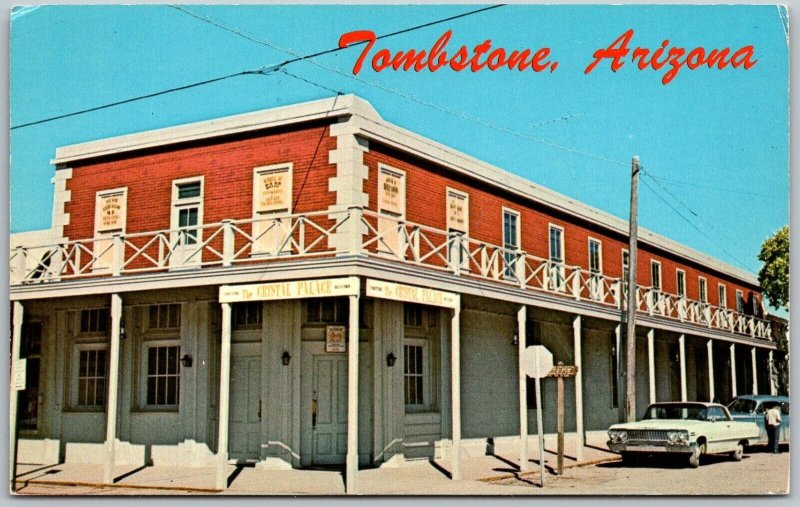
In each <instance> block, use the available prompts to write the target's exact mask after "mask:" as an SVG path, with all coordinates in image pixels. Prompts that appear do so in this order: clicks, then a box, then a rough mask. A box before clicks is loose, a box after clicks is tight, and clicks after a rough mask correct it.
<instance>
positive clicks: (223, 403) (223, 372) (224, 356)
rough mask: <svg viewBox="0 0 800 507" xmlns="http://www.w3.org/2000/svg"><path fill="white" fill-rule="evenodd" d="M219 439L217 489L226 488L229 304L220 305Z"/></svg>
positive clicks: (229, 350)
mask: <svg viewBox="0 0 800 507" xmlns="http://www.w3.org/2000/svg"><path fill="white" fill-rule="evenodd" d="M219 357H220V365H219V438H217V489H219V490H223V489H225V488H227V487H228V477H227V474H226V473H225V472H226V470H227V468H228V417H229V415H230V410H229V409H230V394H231V392H230V391H231V304H230V303H222V344H221V346H220V351H219Z"/></svg>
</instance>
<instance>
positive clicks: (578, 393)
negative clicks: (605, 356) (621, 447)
mask: <svg viewBox="0 0 800 507" xmlns="http://www.w3.org/2000/svg"><path fill="white" fill-rule="evenodd" d="M572 338H573V347H574V351H575V366H576V370H575V438H576V443H575V460H576V461H578V462H581V461H583V447H584V445H585V443H586V442H585V435H584V433H583V378H582V377H581V365H582V364H583V361H582V359H581V358H582V357H583V352H582V350H581V316H580V315H576V316H575V318H573V319H572Z"/></svg>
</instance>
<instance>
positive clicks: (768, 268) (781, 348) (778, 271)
mask: <svg viewBox="0 0 800 507" xmlns="http://www.w3.org/2000/svg"><path fill="white" fill-rule="evenodd" d="M758 260H760V261H761V262H763V263H764V265H763V266H762V267H761V270H760V271H759V272H758V282H759V284H760V285H761V290H762V292H763V293H764V296H765V297H766V298H767V301H769V303H770V304H771V305H772V306H773V307H775V308H783V309H785V310H787V311H788V310H789V227H788V226H785V227H783V228H781V229H780V230H779V231H778V232H776V233H775V234H774V235H772V236H771V237H769V238H767V240H766V241H764V243H763V244H762V245H761V253H759V254H758ZM773 330H778V332H777V337H776V339H777V342H778V343H777V345H778V354H777V357H776V358H775V364H774V365H773V371H772V372H771V374H772V375H773V377H774V378H775V379H776V380H777V383H778V387H779V389H780V391H781V392H783V393H786V394H788V393H789V342H788V339H787V338H788V337H787V333H786V327H785V326H773Z"/></svg>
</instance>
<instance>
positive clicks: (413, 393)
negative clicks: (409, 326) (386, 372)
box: [403, 340, 430, 410]
mask: <svg viewBox="0 0 800 507" xmlns="http://www.w3.org/2000/svg"><path fill="white" fill-rule="evenodd" d="M427 348H428V347H427V342H426V341H424V340H406V342H405V344H404V345H403V377H404V391H405V395H404V398H405V405H406V409H407V410H408V409H410V410H423V409H425V408H428V406H429V405H430V398H429V394H428V385H429V383H430V381H429V375H430V371H429V366H428V350H427Z"/></svg>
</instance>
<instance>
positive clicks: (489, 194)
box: [364, 143, 760, 312]
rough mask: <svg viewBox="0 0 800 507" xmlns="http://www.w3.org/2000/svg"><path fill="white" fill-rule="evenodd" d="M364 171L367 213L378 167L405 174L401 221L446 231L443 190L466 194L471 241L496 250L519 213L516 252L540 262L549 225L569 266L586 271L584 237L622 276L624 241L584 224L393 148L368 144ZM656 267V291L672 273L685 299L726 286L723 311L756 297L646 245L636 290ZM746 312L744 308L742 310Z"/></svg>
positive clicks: (669, 282) (712, 296) (712, 297)
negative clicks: (509, 217) (703, 285)
mask: <svg viewBox="0 0 800 507" xmlns="http://www.w3.org/2000/svg"><path fill="white" fill-rule="evenodd" d="M364 161H365V164H367V166H368V167H369V179H368V181H367V182H366V183H365V188H366V192H367V193H368V195H369V203H370V208H371V209H373V210H377V174H378V164H379V163H383V164H386V165H388V166H391V167H395V168H398V169H402V170H404V171H405V172H406V196H407V199H406V218H407V220H409V221H411V222H416V223H421V224H425V225H429V226H431V227H435V228H438V229H445V228H446V221H447V216H446V206H445V203H446V188H447V187H450V188H454V189H456V190H460V191H462V192H466V193H468V194H469V223H470V232H469V235H470V237H471V238H473V239H476V240H479V241H484V242H487V243H491V244H495V245H501V244H502V241H503V227H502V226H503V224H502V216H503V211H502V210H503V207H507V208H511V209H513V210H515V211H517V212H519V213H520V220H521V235H522V249H523V250H524V251H526V252H527V253H529V254H531V255H535V256H537V257H541V258H547V257H548V256H549V241H548V235H549V224H554V225H558V226H560V227H563V228H564V250H565V252H564V255H565V262H566V263H567V264H568V265H570V266H580V267H582V268H584V269H588V265H589V245H588V241H589V237H592V238H594V239H597V240H600V241H601V242H602V269H603V273H604V274H606V275H608V276H611V277H614V278H619V277H621V276H622V251H623V249H626V250H627V248H628V240H627V237H626V236H623V235H620V234H617V233H615V232H613V231H609V230H606V229H603V228H601V227H598V226H596V225H594V224H592V223H590V222H588V221H581V220H579V219H576V218H574V217H570V216H567V215H565V214H563V213H559V212H557V211H556V210H552V209H549V208H547V207H545V206H543V205H541V204H540V203H537V202H534V201H531V200H525V199H522V198H519V197H517V196H513V195H511V194H508V193H505V192H502V191H500V190H497V189H492V188H489V187H487V185H485V184H483V183H481V182H477V181H474V180H470V179H469V178H467V177H463V176H460V175H456V174H454V173H452V172H449V171H447V170H446V169H443V168H441V167H438V166H436V165H434V164H431V163H428V162H426V161H424V160H421V159H418V158H416V157H412V156H409V155H407V154H403V153H400V152H399V151H397V150H394V149H393V148H390V147H386V146H383V145H379V144H377V143H371V144H370V151H369V152H368V153H366V154H365V156H364ZM651 260H657V261H660V262H661V279H662V289H663V290H664V291H665V292H668V293H672V294H675V293H676V292H677V287H676V286H677V275H676V270H677V268H681V269H683V270H684V271H685V272H686V296H687V297H688V298H690V299H694V300H699V281H698V277H699V276H704V277H705V278H706V280H707V298H708V302H709V303H711V304H713V305H718V304H719V296H718V293H719V292H718V288H717V285H718V283H724V284H725V286H726V296H727V297H726V299H727V302H726V306H727V308H733V309H735V308H736V290H737V289H739V290H741V291H742V292H743V294H744V298H745V301H747V299H748V297H750V295H751V294H754V295H755V296H756V297H760V296H758V293H757V288H756V287H750V286H748V285H745V284H742V283H741V281H740V280H736V279H735V278H732V277H729V276H726V275H723V274H721V273H716V272H713V271H712V270H710V269H708V268H705V267H703V266H701V265H698V264H696V263H693V262H688V261H686V260H683V259H680V258H678V257H676V256H672V255H669V254H668V253H666V252H663V251H660V250H658V249H656V248H654V247H652V246H649V245H646V244H642V243H640V248H639V257H638V262H637V270H638V272H637V279H638V282H639V284H640V285H644V286H650V285H651V279H650V278H651V276H650V261H651ZM748 312H749V309H748Z"/></svg>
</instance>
